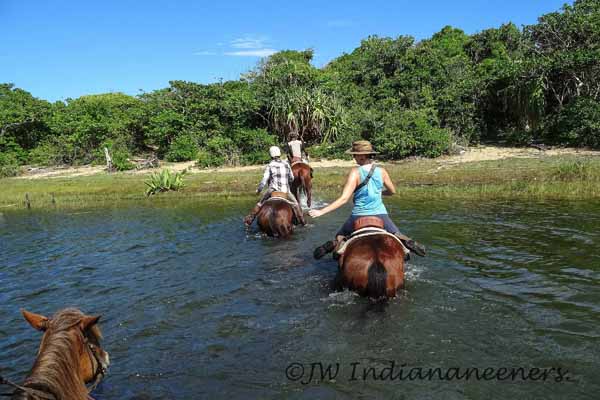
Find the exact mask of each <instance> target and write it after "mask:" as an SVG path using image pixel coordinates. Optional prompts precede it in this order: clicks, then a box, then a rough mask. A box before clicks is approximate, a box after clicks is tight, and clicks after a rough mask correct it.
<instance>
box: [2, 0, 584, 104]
mask: <svg viewBox="0 0 600 400" xmlns="http://www.w3.org/2000/svg"><path fill="white" fill-rule="evenodd" d="M564 3H565V1H564V0H536V1H528V0H518V1H517V0H503V1H492V0H478V1H476V0H445V1H441V0H440V1H437V0H436V1H434V0H417V1H415V0H412V1H404V0H396V1H394V0H386V1H379V0H371V1H340V0H329V1H326V0H320V1H302V2H298V1H297V2H286V1H271V2H269V1H244V2H241V1H191V0H182V1H176V0H171V1H168V0H164V1H154V0H146V1H129V0H119V1H113V0H102V1H82V0H79V1H75V0H69V1H67V0H29V1H25V0H0V21H2V22H1V23H0V82H12V83H14V84H15V85H16V86H17V87H20V88H22V89H25V90H27V91H29V92H31V93H32V94H33V95H34V96H36V97H39V98H42V99H46V100H50V101H54V100H61V99H66V98H68V97H72V98H76V97H79V96H81V95H85V94H95V93H106V92H115V91H119V92H124V93H127V94H132V95H135V94H138V93H139V91H140V90H143V91H146V92H149V91H152V90H156V89H161V88H164V87H167V86H168V82H169V81H170V80H187V81H193V82H199V83H210V82H215V81H218V80H219V79H223V80H232V79H238V78H239V76H240V74H241V73H243V72H246V71H248V70H249V69H251V68H252V67H254V66H255V65H256V63H257V62H258V61H259V59H260V57H261V56H266V55H269V54H270V53H272V52H274V51H277V50H284V49H295V50H302V49H305V48H308V47H312V48H314V50H315V60H314V64H315V65H316V66H319V67H320V66H322V65H324V64H325V63H327V62H328V61H330V60H332V59H333V58H335V57H338V56H340V55H341V54H343V53H344V52H351V51H352V50H353V49H354V48H356V47H357V46H358V45H359V44H360V40H361V39H364V38H366V37H367V36H368V35H373V34H376V35H379V36H391V37H397V36H399V35H411V36H413V37H415V38H416V39H425V38H428V37H430V36H431V35H432V34H434V33H435V32H438V31H439V30H440V29H441V28H442V27H444V26H445V25H452V26H454V27H457V28H461V29H463V30H464V31H465V32H467V33H469V34H471V33H475V32H478V31H481V30H483V29H486V28H491V27H499V26H500V25H501V24H502V23H505V22H509V21H511V22H514V23H515V24H517V26H521V25H528V24H533V23H535V22H536V20H537V18H538V17H539V16H540V15H542V14H545V13H548V12H552V11H557V10H559V9H560V8H561V6H562V5H563V4H564ZM569 3H572V1H569Z"/></svg>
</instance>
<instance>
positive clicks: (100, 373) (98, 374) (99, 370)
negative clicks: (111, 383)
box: [84, 336, 106, 393]
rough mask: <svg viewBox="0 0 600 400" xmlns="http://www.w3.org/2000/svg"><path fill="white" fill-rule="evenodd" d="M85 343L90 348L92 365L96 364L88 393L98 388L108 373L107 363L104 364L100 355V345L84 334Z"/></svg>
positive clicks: (89, 353)
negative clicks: (91, 341)
mask: <svg viewBox="0 0 600 400" xmlns="http://www.w3.org/2000/svg"><path fill="white" fill-rule="evenodd" d="M84 345H85V346H86V347H87V349H88V350H89V351H88V356H89V357H90V361H91V362H92V365H94V364H96V367H95V368H94V375H93V376H92V383H91V384H90V385H89V386H87V390H88V393H91V392H92V391H93V390H94V389H96V387H98V385H99V384H100V382H101V381H102V379H104V375H105V374H106V365H104V363H103V362H102V361H101V360H100V357H99V356H98V346H96V345H95V344H93V343H90V341H89V340H88V338H87V337H86V336H84Z"/></svg>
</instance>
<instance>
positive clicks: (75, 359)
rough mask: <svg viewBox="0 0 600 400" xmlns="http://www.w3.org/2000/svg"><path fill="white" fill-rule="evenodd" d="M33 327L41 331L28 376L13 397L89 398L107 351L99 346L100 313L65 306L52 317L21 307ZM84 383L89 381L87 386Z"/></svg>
mask: <svg viewBox="0 0 600 400" xmlns="http://www.w3.org/2000/svg"><path fill="white" fill-rule="evenodd" d="M21 312H22V313H23V316H24V317H25V319H26V320H27V322H29V324H30V325H31V326H32V327H34V328H35V329H37V330H39V331H42V332H44V336H43V337H42V341H41V343H40V347H39V350H38V355H37V359H36V360H35V363H34V364H33V368H32V369H31V372H30V373H29V376H28V377H27V378H26V379H25V382H24V383H23V384H22V385H14V384H11V385H12V386H14V387H16V390H15V392H14V393H13V395H12V397H11V399H13V400H34V399H35V400H40V399H41V400H89V399H91V396H90V395H89V393H90V391H91V390H93V388H94V387H95V386H96V385H97V384H98V383H99V382H100V380H101V379H102V378H103V377H104V374H105V372H106V368H107V367H108V364H109V357H108V353H107V352H105V351H104V350H103V349H102V348H101V347H100V340H101V339H102V334H101V332H100V329H99V328H98V326H97V323H98V320H99V319H100V317H99V316H96V317H93V316H87V315H85V314H83V313H82V312H81V311H79V310H77V309H75V308H66V309H64V310H61V311H59V312H57V313H56V314H55V315H54V316H53V317H52V318H47V317H44V316H43V315H38V314H34V313H31V312H28V311H25V310H21ZM86 383H92V387H91V388H90V389H88V388H87V387H86Z"/></svg>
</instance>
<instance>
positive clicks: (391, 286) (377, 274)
mask: <svg viewBox="0 0 600 400" xmlns="http://www.w3.org/2000/svg"><path fill="white" fill-rule="evenodd" d="M404 258H405V250H404V247H403V246H402V245H401V244H400V243H399V242H398V240H396V239H395V238H393V237H392V236H388V235H372V236H364V237H360V238H357V239H355V240H354V241H352V242H351V243H349V244H348V246H347V248H346V250H345V251H344V254H342V255H341V256H340V258H339V259H338V263H339V271H338V280H339V282H340V283H341V285H342V286H344V287H347V288H349V289H351V290H354V291H356V292H358V293H359V294H361V295H363V296H367V297H371V298H373V299H381V298H386V297H395V296H396V292H397V291H398V289H401V288H402V287H404Z"/></svg>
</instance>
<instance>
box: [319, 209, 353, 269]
mask: <svg viewBox="0 0 600 400" xmlns="http://www.w3.org/2000/svg"><path fill="white" fill-rule="evenodd" d="M354 219H355V218H354V217H353V216H350V218H348V219H347V220H346V222H344V225H342V227H341V228H340V230H339V231H338V232H337V233H336V235H335V240H328V241H327V242H325V243H323V244H322V245H320V246H319V247H317V248H316V249H315V251H314V253H313V256H314V257H315V258H316V259H319V258H321V257H323V256H324V255H325V254H327V253H331V252H332V251H334V250H337V249H339V248H340V246H341V245H342V244H343V243H344V241H345V240H346V236H350V235H351V234H352V227H353V225H354Z"/></svg>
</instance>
